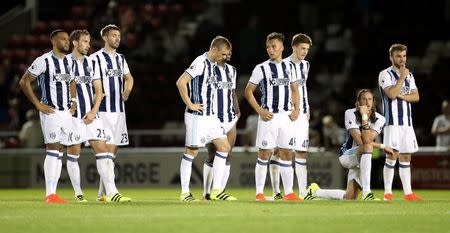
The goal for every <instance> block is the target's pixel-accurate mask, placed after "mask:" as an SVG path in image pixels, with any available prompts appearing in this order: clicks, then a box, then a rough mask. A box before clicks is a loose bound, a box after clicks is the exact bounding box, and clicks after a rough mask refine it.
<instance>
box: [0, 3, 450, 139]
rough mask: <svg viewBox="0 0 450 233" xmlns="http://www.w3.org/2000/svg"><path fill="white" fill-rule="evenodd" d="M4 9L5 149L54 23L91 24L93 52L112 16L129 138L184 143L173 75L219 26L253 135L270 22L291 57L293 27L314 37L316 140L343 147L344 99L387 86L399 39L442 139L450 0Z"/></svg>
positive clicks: (0, 107) (423, 134) (1, 113)
mask: <svg viewBox="0 0 450 233" xmlns="http://www.w3.org/2000/svg"><path fill="white" fill-rule="evenodd" d="M0 15H1V16H0V32H1V36H0V51H1V52H0V58H1V61H2V62H1V64H0V148H1V147H9V148H11V147H22V146H24V143H22V142H21V140H20V138H19V131H20V130H21V127H22V126H23V124H24V123H25V122H26V121H27V115H30V116H31V113H30V114H27V111H28V110H30V109H33V106H32V105H31V103H30V102H29V101H28V100H27V99H26V97H25V96H24V95H23V93H22V92H21V91H20V90H19V88H18V85H17V82H18V80H19V79H20V77H21V76H22V75H23V73H24V72H25V70H26V69H27V68H28V66H29V65H30V64H31V62H32V61H33V60H34V59H35V58H36V57H38V56H40V55H41V54H43V53H45V52H47V51H49V50H50V48H51V44H50V41H49V33H50V32H51V31H52V30H54V29H56V28H64V29H66V30H68V31H69V33H70V31H71V30H73V29H79V28H83V29H88V30H89V31H90V33H91V36H92V48H91V52H94V51H96V50H98V49H99V48H101V47H102V45H103V42H102V41H101V38H100V35H99V32H100V29H101V28H102V27H103V26H105V25H106V24H110V23H114V24H116V25H118V26H119V27H120V28H121V31H122V42H121V46H120V48H119V49H118V51H119V52H120V53H123V54H124V55H125V57H126V58H127V61H128V64H129V65H130V69H131V72H132V74H133V76H134V77H135V86H134V90H133V92H132V94H131V97H130V100H129V101H128V102H127V104H126V108H127V110H126V111H127V119H128V129H129V130H130V136H131V137H132V140H131V146H140V147H159V146H183V145H184V134H183V133H182V129H183V128H184V124H183V116H184V114H183V113H184V107H185V106H184V104H183V102H182V101H181V99H180V97H179V94H178V90H177V88H176V86H175V81H176V80H177V79H178V77H179V76H180V75H181V74H182V72H183V71H184V70H185V69H186V68H187V67H188V66H189V64H190V62H191V61H192V60H193V59H194V58H195V57H196V56H198V55H200V54H201V53H203V52H204V51H206V50H208V48H209V44H210V41H211V40H212V38H214V37H215V36H216V35H223V36H225V37H227V38H229V39H230V41H231V42H232V44H233V57H232V60H231V62H230V63H231V64H232V65H234V66H236V68H237V70H238V84H237V91H238V95H239V98H240V101H239V102H240V106H241V111H242V117H241V119H240V121H239V122H238V129H240V134H239V135H240V139H239V138H238V142H237V145H244V144H246V143H247V142H245V140H244V139H243V137H242V136H243V135H244V134H245V132H244V128H245V126H246V119H247V118H248V116H249V115H251V114H252V113H253V110H252V109H251V108H250V106H249V105H248V104H247V102H246V100H245V99H244V98H243V89H244V88H245V85H246V83H247V81H248V79H249V77H250V73H251V71H252V69H253V68H254V66H255V65H256V64H258V63H260V62H262V61H264V60H266V59H267V55H266V52H265V37H266V35H267V34H268V33H270V32H273V31H277V32H281V33H284V34H285V35H286V38H287V40H286V41H285V51H284V57H286V56H289V55H290V53H291V49H290V38H292V36H293V35H294V34H296V33H299V32H302V33H306V34H308V35H309V36H311V38H312V40H313V47H312V49H311V50H310V53H309V55H308V57H307V60H309V61H310V63H311V70H310V73H309V79H308V90H309V99H310V105H311V111H312V112H311V138H312V144H311V146H326V147H337V146H339V144H340V143H341V141H342V136H343V134H342V127H343V116H344V110H345V109H347V108H351V107H353V105H354V96H355V92H356V91H357V90H358V89H359V88H370V89H373V90H374V91H375V92H376V93H377V95H378V96H379V91H378V88H377V87H378V86H377V85H378V82H377V80H378V73H379V72H380V71H381V70H383V69H385V68H387V67H388V66H390V61H389V57H388V49H389V47H390V45H391V44H393V43H403V44H406V45H407V46H408V67H409V69H410V70H411V71H412V72H413V74H414V75H415V78H416V83H417V86H418V87H419V92H420V96H421V100H420V102H419V103H417V104H414V105H413V121H414V126H415V129H416V134H417V138H418V141H419V145H421V146H433V145H434V144H435V139H434V137H433V136H432V135H431V133H430V130H431V125H432V122H433V119H434V117H435V116H437V115H439V114H440V105H441V102H442V101H443V100H444V99H445V98H448V97H449V94H448V93H449V91H448V89H449V86H450V85H449V84H450V82H449V71H450V68H449V64H450V36H449V26H450V0H436V1H426V0H416V1H414V2H412V1H406V0H401V1H385V0H381V1H379V0H377V1H375V0H372V1H369V0H335V1H324V0H315V1H312V0H304V1H270V2H266V1H256V0H249V1H235V0H210V1H203V0H192V1H176V0H174V1H170V0H168V1H137V0H127V1H125V0H116V1H114V0H110V1H105V0H104V1H92V0H85V1H83V0H65V1H59V2H58V4H55V3H53V2H50V1H14V2H13V1H10V2H5V3H2V8H1V10H0ZM378 102H379V98H378ZM379 103H380V102H379ZM380 107H381V106H380V105H378V110H379V111H381V108H380ZM28 120H29V119H28ZM324 125H325V126H324ZM180 130H181V132H180ZM165 132H166V133H165ZM167 132H169V133H167ZM133 138H134V140H133ZM313 139H314V140H313Z"/></svg>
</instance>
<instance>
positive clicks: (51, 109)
mask: <svg viewBox="0 0 450 233" xmlns="http://www.w3.org/2000/svg"><path fill="white" fill-rule="evenodd" d="M36 108H37V110H39V111H40V112H42V113H44V114H46V115H50V114H52V113H54V112H55V108H54V107H52V106H49V105H46V104H43V103H39V104H38V105H37V106H36Z"/></svg>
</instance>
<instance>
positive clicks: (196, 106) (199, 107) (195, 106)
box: [188, 104, 204, 113]
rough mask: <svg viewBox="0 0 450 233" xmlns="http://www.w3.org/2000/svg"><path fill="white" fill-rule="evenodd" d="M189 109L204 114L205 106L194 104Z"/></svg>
mask: <svg viewBox="0 0 450 233" xmlns="http://www.w3.org/2000/svg"><path fill="white" fill-rule="evenodd" d="M188 108H189V109H190V110H192V111H194V112H199V113H203V110H204V109H203V104H192V105H190V106H188Z"/></svg>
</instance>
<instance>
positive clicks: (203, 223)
mask: <svg viewBox="0 0 450 233" xmlns="http://www.w3.org/2000/svg"><path fill="white" fill-rule="evenodd" d="M84 192H85V196H86V198H87V199H88V200H90V202H89V203H86V204H80V203H76V202H74V201H73V200H74V199H73V197H72V196H73V193H72V190H70V189H62V190H59V191H58V195H60V196H61V197H63V198H65V199H67V200H69V201H70V203H69V204H46V203H45V202H44V201H43V196H44V190H43V189H16V190H0V232H2V233H3V232H4V233H13V232H21V233H22V232H27V233H31V232H39V233H50V232H59V233H71V232H76V233H90V232H104V233H112V232H123V233H125V232H152V233H153V232H186V233H191V232H192V233H197V232H208V233H210V232H212V233H221V232H233V233H246V232H257V233H260V232H276V233H291V232H299V233H300V232H305V233H306V232H314V233H315V232H333V233H339V232H344V233H347V232H386V233H392V232H420V233H428V232H439V233H445V232H450V190H445V191H443V190H440V191H438V190H417V193H418V194H419V195H420V196H421V197H422V198H423V199H424V201H419V202H407V201H403V200H401V199H402V197H403V195H402V193H401V191H399V190H398V191H395V192H394V197H395V198H396V199H397V200H396V201H393V202H384V201H381V202H363V201H309V202H308V201H302V202H300V203H293V202H283V201H278V202H265V203H260V202H256V201H254V190H253V189H230V190H228V193H230V194H232V195H234V196H236V197H238V198H239V201H237V202H220V201H215V202H211V201H208V202H207V201H199V202H196V203H183V202H180V201H179V200H178V198H179V189H154V188H152V189H150V188H148V189H121V192H122V194H124V195H125V196H129V197H131V198H133V202H131V203H98V202H96V201H95V197H96V190H94V189H87V190H84ZM269 193H270V192H269V191H266V194H269ZM375 193H376V194H377V196H378V197H381V198H382V192H381V191H375ZM193 194H194V196H195V197H197V198H201V190H199V189H194V190H193Z"/></svg>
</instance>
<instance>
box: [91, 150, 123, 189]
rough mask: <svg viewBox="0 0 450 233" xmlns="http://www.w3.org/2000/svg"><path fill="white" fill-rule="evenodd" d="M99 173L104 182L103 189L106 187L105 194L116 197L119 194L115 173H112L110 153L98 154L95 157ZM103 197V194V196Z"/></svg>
mask: <svg viewBox="0 0 450 233" xmlns="http://www.w3.org/2000/svg"><path fill="white" fill-rule="evenodd" d="M95 159H96V164H97V171H98V174H99V175H100V180H101V182H102V187H104V189H105V191H104V194H106V195H107V196H111V195H114V194H116V193H118V192H119V191H118V190H117V187H116V184H115V181H114V177H115V176H114V173H111V163H112V160H111V156H110V154H109V153H98V154H96V155H95ZM102 195H103V194H102Z"/></svg>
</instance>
